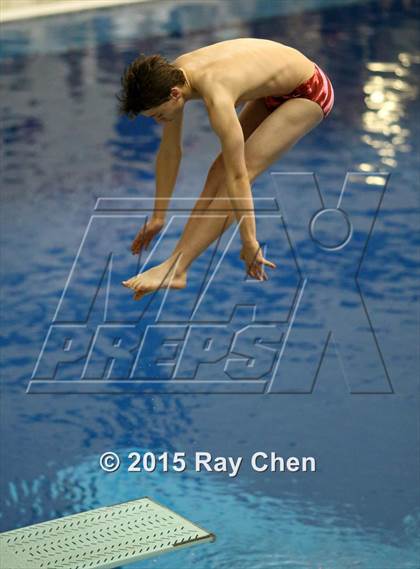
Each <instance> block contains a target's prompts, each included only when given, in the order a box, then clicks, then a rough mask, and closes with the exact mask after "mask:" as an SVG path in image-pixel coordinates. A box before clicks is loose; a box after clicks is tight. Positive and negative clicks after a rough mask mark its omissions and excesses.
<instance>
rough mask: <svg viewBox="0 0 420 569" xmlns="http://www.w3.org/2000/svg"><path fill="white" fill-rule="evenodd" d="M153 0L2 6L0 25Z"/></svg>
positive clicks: (99, 0)
mask: <svg viewBox="0 0 420 569" xmlns="http://www.w3.org/2000/svg"><path fill="white" fill-rule="evenodd" d="M150 1H151V0H90V2H89V3H87V2H86V0H67V1H65V2H60V3H59V4H56V3H54V4H52V3H51V4H44V5H39V4H38V5H36V4H34V5H27V6H22V7H20V8H7V7H4V5H3V3H2V4H1V10H0V23H2V24H3V23H8V22H15V21H19V20H27V19H32V18H42V17H48V16H57V15H60V14H67V13H72V12H82V11H88V10H97V9H100V8H102V9H103V8H113V7H115V6H123V5H129V4H144V3H146V2H150Z"/></svg>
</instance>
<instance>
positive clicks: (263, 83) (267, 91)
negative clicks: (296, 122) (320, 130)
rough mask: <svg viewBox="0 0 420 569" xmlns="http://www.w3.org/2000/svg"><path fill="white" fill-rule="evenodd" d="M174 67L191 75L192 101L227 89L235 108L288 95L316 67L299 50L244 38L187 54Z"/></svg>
mask: <svg viewBox="0 0 420 569" xmlns="http://www.w3.org/2000/svg"><path fill="white" fill-rule="evenodd" d="M173 64H174V65H176V66H177V67H180V68H182V69H183V70H184V71H185V72H186V73H187V75H188V78H189V80H190V83H191V87H192V89H193V96H192V98H196V99H198V98H202V97H203V96H205V94H206V93H208V92H209V91H212V90H214V89H218V88H220V87H223V89H224V90H225V91H226V92H228V93H229V95H230V96H231V97H232V100H233V101H234V104H235V106H236V105H238V104H239V103H242V102H245V101H250V100H254V99H259V98H261V97H267V96H270V95H272V96H273V95H286V94H288V93H290V92H291V91H293V90H294V89H295V88H296V87H297V86H298V85H299V84H300V83H302V82H304V81H306V80H307V79H309V78H310V77H311V76H312V74H313V72H314V63H313V62H312V61H311V60H310V59H308V58H307V57H306V56H304V55H303V54H302V53H300V52H299V51H298V50H297V49H294V48H291V47H288V46H286V45H284V44H281V43H278V42H274V41H271V40H264V39H255V38H240V39H235V40H227V41H222V42H219V43H215V44H213V45H209V46H206V47H203V48H201V49H197V50H195V51H192V52H190V53H185V54H183V55H181V56H180V57H178V58H177V59H176V60H175V61H173Z"/></svg>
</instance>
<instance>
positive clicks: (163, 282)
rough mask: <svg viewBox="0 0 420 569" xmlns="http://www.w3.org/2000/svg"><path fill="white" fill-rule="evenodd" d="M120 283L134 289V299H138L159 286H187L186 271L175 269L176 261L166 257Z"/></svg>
mask: <svg viewBox="0 0 420 569" xmlns="http://www.w3.org/2000/svg"><path fill="white" fill-rule="evenodd" d="M122 284H123V285H124V286H125V287H127V288H131V289H133V290H134V291H135V293H136V294H135V295H134V297H133V298H134V300H140V298H142V297H143V296H145V295H146V294H149V293H151V292H154V291H155V290H157V289H159V288H174V289H182V288H185V287H186V286H187V273H186V271H179V270H177V262H176V261H174V260H173V259H168V260H167V261H164V262H163V263H161V264H160V265H157V266H156V267H152V268H151V269H149V270H148V271H145V272H144V273H139V274H138V275H136V276H134V277H131V279H128V280H126V281H122Z"/></svg>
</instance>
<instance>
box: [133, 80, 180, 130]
mask: <svg viewBox="0 0 420 569" xmlns="http://www.w3.org/2000/svg"><path fill="white" fill-rule="evenodd" d="M183 106H184V99H183V97H182V94H181V92H180V90H179V89H177V88H176V87H174V88H173V89H172V91H171V97H170V99H169V100H168V101H165V102H164V103H162V104H160V105H158V106H156V107H152V108H151V109H147V111H144V112H143V115H144V116H146V117H152V118H154V119H155V121H156V122H157V123H159V124H165V123H168V122H171V121H173V120H174V119H175V117H176V116H177V114H178V113H179V112H180V111H181V110H182V107H183Z"/></svg>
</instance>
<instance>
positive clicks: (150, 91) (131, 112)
mask: <svg viewBox="0 0 420 569" xmlns="http://www.w3.org/2000/svg"><path fill="white" fill-rule="evenodd" d="M184 84H185V77H184V74H183V72H182V71H181V70H180V69H178V68H177V67H175V66H174V65H172V64H171V63H169V61H168V60H166V59H165V58H164V57H162V56H161V55H148V56H146V55H144V54H140V55H139V56H138V57H137V58H136V59H135V60H134V61H133V62H132V63H130V65H129V66H128V67H126V69H125V71H124V74H123V76H122V77H121V85H122V89H121V92H120V94H119V95H117V99H118V100H119V102H120V105H119V111H120V114H124V115H128V116H129V117H130V118H135V117H136V116H137V115H138V114H139V113H141V112H142V111H146V110H148V109H151V108H152V107H157V106H158V105H161V104H162V103H164V102H165V101H168V100H169V98H170V95H171V89H172V87H175V86H176V85H184Z"/></svg>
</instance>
